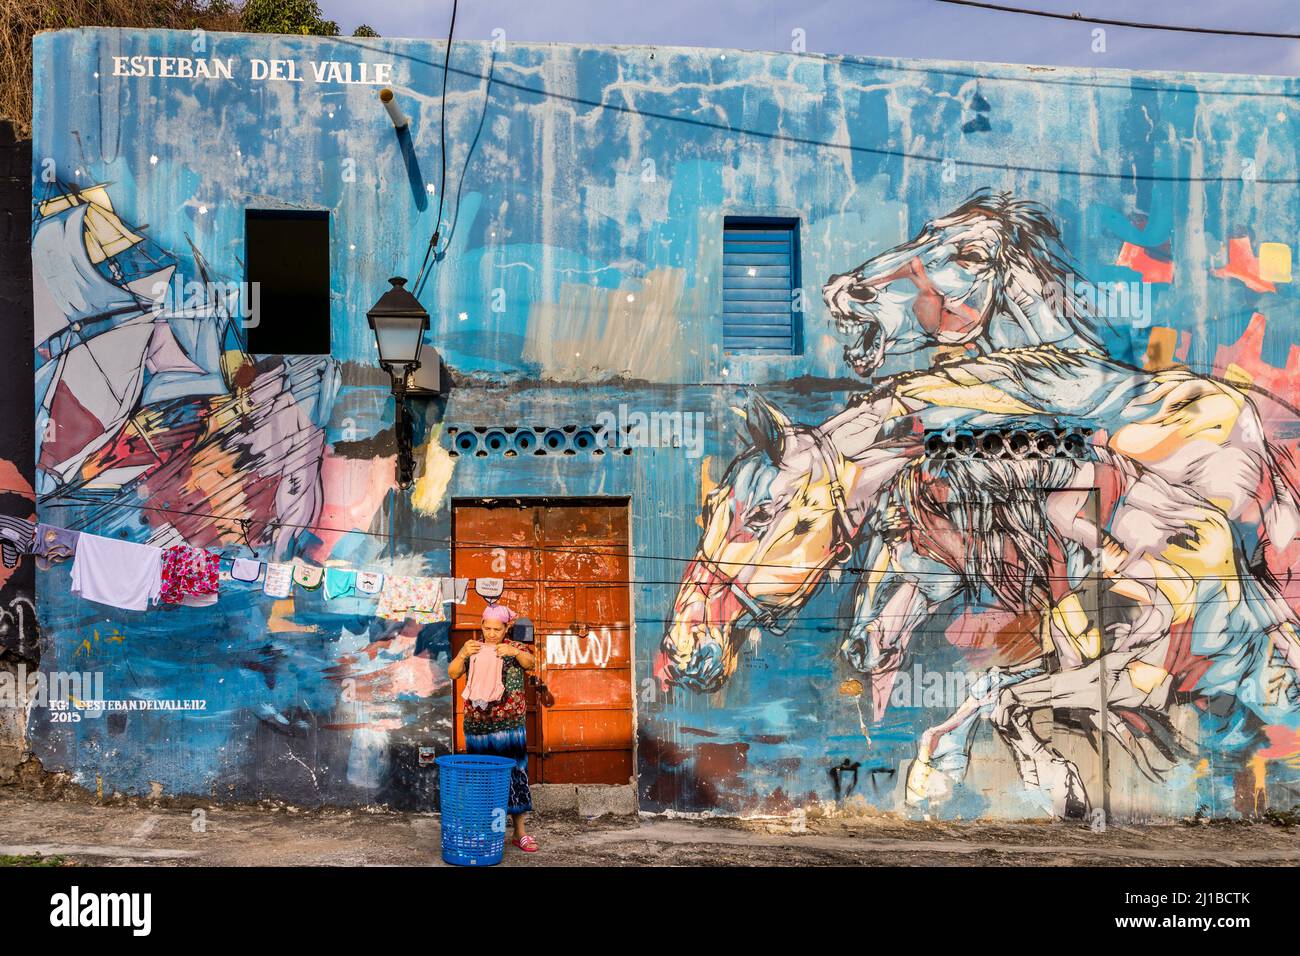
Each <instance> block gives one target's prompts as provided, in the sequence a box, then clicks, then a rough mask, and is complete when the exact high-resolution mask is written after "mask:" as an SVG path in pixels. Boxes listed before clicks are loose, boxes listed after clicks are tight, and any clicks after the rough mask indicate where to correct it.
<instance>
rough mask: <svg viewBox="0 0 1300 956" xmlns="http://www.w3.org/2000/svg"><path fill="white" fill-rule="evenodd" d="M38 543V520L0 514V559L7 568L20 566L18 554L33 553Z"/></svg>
mask: <svg viewBox="0 0 1300 956" xmlns="http://www.w3.org/2000/svg"><path fill="white" fill-rule="evenodd" d="M35 543H36V522H34V521H32V520H31V519H30V518H11V517H10V516H9V515H0V560H3V561H4V564H5V567H6V568H13V567H17V566H18V556H19V555H23V554H31V553H32V547H33V545H35Z"/></svg>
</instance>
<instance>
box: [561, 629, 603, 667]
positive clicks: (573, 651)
mask: <svg viewBox="0 0 1300 956" xmlns="http://www.w3.org/2000/svg"><path fill="white" fill-rule="evenodd" d="M613 654H614V637H613V635H612V634H610V632H609V628H608V627H602V628H601V629H600V630H599V631H587V632H586V633H585V634H578V633H577V632H576V631H556V632H555V633H553V634H549V635H547V637H546V663H547V665H548V666H549V665H552V664H555V665H559V666H565V665H569V666H572V665H575V664H593V665H595V666H596V667H604V666H605V665H606V664H608V663H609V659H610V658H611V657H612V656H613Z"/></svg>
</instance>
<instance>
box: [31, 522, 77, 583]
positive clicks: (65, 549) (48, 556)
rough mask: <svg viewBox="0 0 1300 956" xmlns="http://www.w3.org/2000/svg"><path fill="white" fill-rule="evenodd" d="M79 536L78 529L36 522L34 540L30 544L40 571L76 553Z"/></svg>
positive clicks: (46, 569)
mask: <svg viewBox="0 0 1300 956" xmlns="http://www.w3.org/2000/svg"><path fill="white" fill-rule="evenodd" d="M80 536H81V532H80V531H71V530H69V529H68V528H58V527H55V526H54V525H52V524H45V523H41V524H38V525H37V526H36V542H35V543H34V544H33V545H32V553H33V554H34V555H36V566H37V567H38V568H40V569H41V570H42V571H48V570H49V569H50V568H52V567H54V565H55V564H58V563H59V562H60V561H67V560H68V559H69V558H71V557H72V556H73V555H75V554H76V553H77V538H79V537H80Z"/></svg>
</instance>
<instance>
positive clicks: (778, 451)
mask: <svg viewBox="0 0 1300 956" xmlns="http://www.w3.org/2000/svg"><path fill="white" fill-rule="evenodd" d="M823 295H824V298H825V301H826V304H827V306H828V308H829V309H830V313H831V316H832V318H833V319H834V320H835V322H836V326H837V328H838V329H839V331H840V332H841V333H842V334H845V335H846V336H848V343H847V345H846V347H845V352H844V354H845V359H846V361H847V362H848V363H849V365H850V366H851V367H852V369H853V371H854V372H856V373H857V374H858V375H861V376H863V377H871V376H872V375H874V374H875V373H876V372H877V371H878V370H879V369H880V367H881V366H882V365H883V363H884V362H885V360H886V359H887V358H888V357H890V356H893V355H898V354H903V353H907V352H914V351H918V350H920V349H923V348H929V347H944V346H947V347H949V348H948V349H947V351H946V352H945V351H940V352H939V353H938V355H937V357H936V362H935V365H934V367H933V368H931V369H929V370H924V371H919V372H910V373H904V374H900V375H895V376H892V377H890V378H887V379H884V380H883V381H880V382H879V383H878V384H877V387H876V388H875V389H874V391H872V392H871V393H869V394H868V395H867V396H859V397H858V398H857V399H855V400H854V401H853V402H852V403H851V405H850V407H849V408H848V409H846V411H845V412H843V413H841V414H840V415H837V416H835V417H833V418H832V419H831V420H829V421H828V422H826V423H824V424H823V425H821V426H803V425H795V424H794V423H792V422H790V421H789V420H788V419H787V418H785V417H784V416H783V415H782V414H781V413H780V412H779V411H777V410H775V409H773V408H772V407H771V406H769V405H767V404H766V403H763V402H761V401H759V402H751V404H750V408H749V410H748V413H747V422H748V427H749V433H750V439H751V447H750V449H749V450H748V451H747V452H746V453H744V454H743V455H741V456H740V457H739V458H738V459H737V460H736V461H735V462H734V463H733V465H732V466H731V468H730V469H729V470H728V472H727V475H726V476H725V477H724V479H723V481H722V483H721V484H720V485H719V486H718V487H717V488H716V489H714V491H713V493H712V495H711V496H710V498H709V501H708V502H707V504H706V508H705V517H704V521H705V533H704V536H703V538H702V539H701V543H700V548H699V549H698V551H697V554H696V557H695V559H694V560H693V561H692V563H691V564H690V566H689V567H688V570H687V573H686V575H685V577H684V579H683V582H682V586H681V588H680V589H679V592H678V596H677V600H676V604H675V611H674V620H673V622H672V626H671V627H670V629H669V632H668V634H667V635H666V637H665V641H664V648H663V653H662V654H661V656H660V659H659V666H658V668H657V672H658V673H659V674H660V676H661V679H663V680H664V681H665V682H667V683H677V684H680V685H682V686H686V687H690V688H693V689H695V690H712V689H716V688H717V687H719V686H721V684H722V683H723V682H725V681H726V679H727V677H729V676H730V674H731V673H732V672H733V671H734V669H735V667H736V665H737V653H736V651H737V646H738V642H737V641H736V638H735V634H736V622H737V621H738V620H739V619H742V618H748V619H749V620H752V621H753V622H755V623H756V624H758V625H759V626H762V627H774V626H778V625H779V624H780V622H781V621H782V620H783V619H784V618H785V617H788V616H790V615H793V614H794V613H797V611H798V608H799V607H801V606H802V605H803V604H804V603H806V601H807V600H808V598H809V597H810V596H811V594H812V593H813V592H814V591H815V590H816V589H817V587H818V586H819V585H820V583H821V581H822V580H823V579H824V578H825V576H826V574H827V572H828V571H829V570H831V569H832V568H835V567H838V566H840V565H842V564H844V563H845V562H846V560H847V558H848V555H849V554H850V553H851V552H852V551H853V550H854V549H859V551H860V553H861V554H862V556H863V558H862V563H863V565H864V568H863V570H865V571H866V574H865V575H864V576H863V578H862V580H861V583H860V584H859V587H858V592H857V594H856V595H855V601H854V620H853V625H852V627H851V628H850V629H849V633H848V636H847V638H846V639H845V640H844V641H843V643H842V644H841V652H842V654H843V655H844V657H845V658H846V660H848V662H849V663H850V664H852V665H853V666H854V667H856V668H857V669H858V670H860V671H863V672H868V673H870V674H871V675H872V679H871V685H872V695H871V696H872V703H873V711H874V713H875V715H876V717H877V719H878V718H879V717H880V715H881V714H883V712H884V710H885V707H886V706H887V704H888V700H889V691H890V687H891V685H892V683H893V676H894V675H895V674H896V673H897V672H898V670H899V669H900V667H901V666H902V662H903V659H904V656H905V653H906V650H907V647H908V643H909V640H910V637H911V634H912V632H913V631H914V630H915V628H916V627H917V626H918V625H919V624H920V623H921V622H923V621H927V620H929V619H931V618H932V617H933V616H934V615H936V614H937V613H939V610H940V608H941V606H944V605H945V603H946V602H948V601H950V600H951V599H953V598H959V599H960V600H961V601H964V602H966V603H968V604H969V603H983V604H985V605H988V604H990V603H992V604H995V605H999V604H1000V605H1001V606H1003V607H1018V608H1024V607H1030V608H1032V609H1034V610H1035V611H1036V612H1037V613H1038V614H1039V615H1040V616H1041V621H1042V623H1041V626H1040V629H1041V635H1042V636H1041V641H1040V646H1039V648H1038V650H1036V651H1035V652H1034V653H1033V654H1030V655H1029V656H1028V657H1026V658H1024V659H1022V660H1014V661H1009V662H1007V663H1006V666H999V667H997V668H994V669H993V670H990V671H989V672H988V673H987V674H986V675H985V677H984V678H983V679H982V680H981V681H980V682H978V684H977V686H976V688H975V689H974V690H973V692H972V694H971V697H970V699H968V700H967V701H966V703H965V704H963V705H961V707H959V708H958V709H957V711H956V712H955V713H954V714H952V715H951V716H950V717H949V718H948V719H947V720H945V721H943V722H941V723H940V724H939V725H937V726H935V727H932V728H930V729H929V730H927V731H926V732H925V733H924V734H922V736H921V740H920V741H919V746H918V753H917V756H916V758H915V760H914V761H913V763H912V766H911V768H910V771H909V776H908V789H907V796H908V800H909V802H913V803H920V802H925V801H935V800H941V799H942V798H943V797H944V796H945V795H946V794H947V793H949V792H951V789H952V787H953V785H954V784H955V783H956V782H958V781H959V780H960V779H961V777H962V776H963V775H964V772H965V767H966V761H967V760H968V759H969V752H970V745H971V742H972V740H973V732H974V728H975V726H976V724H977V721H978V719H979V718H980V717H985V718H988V719H989V720H990V721H991V722H992V723H993V725H994V727H995V729H996V731H997V733H998V735H999V737H1000V738H1001V739H1002V740H1003V741H1004V742H1005V743H1006V744H1007V745H1008V746H1009V747H1010V748H1011V750H1012V753H1013V754H1014V755H1015V758H1016V761H1017V766H1018V769H1019V771H1020V775H1021V779H1022V780H1023V781H1024V782H1025V783H1026V785H1027V787H1029V788H1030V790H1032V791H1036V792H1039V793H1041V794H1043V795H1045V797H1046V799H1047V800H1048V801H1049V802H1050V806H1051V808H1052V810H1053V811H1054V812H1056V813H1057V814H1058V815H1059V814H1073V813H1079V812H1082V811H1083V810H1085V809H1086V808H1087V805H1088V795H1087V794H1086V792H1085V791H1084V787H1083V783H1082V780H1081V778H1080V775H1079V773H1078V769H1077V768H1076V767H1075V766H1074V765H1073V764H1072V763H1071V762H1070V761H1068V760H1066V759H1065V758H1064V757H1062V756H1061V754H1060V753H1059V752H1057V751H1056V750H1054V749H1053V748H1052V747H1051V746H1050V744H1049V742H1047V741H1045V740H1043V739H1041V738H1040V737H1038V736H1037V735H1036V734H1035V733H1034V730H1033V727H1032V726H1031V724H1030V721H1029V716H1030V714H1031V713H1032V712H1033V711H1034V710H1035V709H1039V708H1043V707H1050V708H1052V709H1053V712H1054V713H1058V712H1059V713H1074V714H1075V715H1076V716H1078V717H1079V719H1080V722H1081V723H1082V725H1083V726H1084V728H1085V731H1086V732H1087V733H1089V735H1090V736H1091V737H1092V738H1093V739H1094V740H1096V739H1097V735H1098V734H1105V735H1107V736H1108V737H1109V738H1112V739H1114V740H1116V741H1118V742H1119V744H1120V745H1121V746H1122V747H1123V748H1124V750H1125V751H1127V752H1128V753H1129V754H1130V755H1131V756H1133V758H1134V760H1135V762H1136V763H1137V764H1138V765H1139V767H1141V768H1143V769H1144V772H1147V773H1148V775H1149V776H1156V775H1158V771H1157V770H1156V769H1155V766H1154V764H1153V763H1152V761H1151V760H1150V759H1148V757H1147V755H1146V753H1145V752H1144V751H1143V749H1142V747H1141V746H1140V742H1139V738H1141V739H1142V740H1143V741H1154V742H1155V743H1156V748H1157V749H1158V750H1160V751H1161V752H1162V753H1163V754H1164V755H1165V756H1166V757H1171V756H1173V755H1174V754H1175V753H1177V752H1179V751H1180V749H1181V748H1180V746H1179V745H1178V743H1177V741H1176V740H1175V738H1176V735H1175V734H1173V732H1172V729H1171V728H1170V725H1169V722H1168V721H1167V720H1166V719H1164V715H1165V714H1166V713H1167V710H1168V708H1169V706H1170V705H1171V703H1172V702H1173V701H1174V700H1175V699H1186V697H1187V696H1188V695H1192V696H1197V695H1199V697H1198V699H1201V700H1206V699H1210V698H1215V699H1218V700H1222V699H1227V700H1228V701H1229V703H1228V704H1227V705H1226V706H1227V709H1228V711H1230V712H1232V713H1234V714H1239V713H1241V712H1242V711H1250V712H1251V713H1253V714H1254V715H1255V716H1256V717H1258V718H1259V719H1261V720H1265V719H1274V720H1282V721H1289V722H1294V720H1295V716H1296V707H1295V705H1296V702H1297V701H1296V697H1297V695H1296V687H1297V681H1296V674H1297V673H1300V640H1297V631H1296V615H1295V612H1294V610H1293V609H1292V608H1291V607H1289V606H1288V605H1287V603H1286V602H1285V601H1284V600H1283V599H1282V597H1281V594H1280V591H1279V588H1278V587H1277V585H1276V582H1274V581H1273V580H1272V577H1271V574H1270V571H1269V561H1268V559H1269V558H1270V556H1271V557H1276V556H1277V555H1278V554H1280V553H1281V551H1282V550H1283V549H1285V548H1286V546H1287V545H1288V544H1290V543H1291V542H1292V541H1293V540H1294V539H1295V538H1296V536H1297V532H1300V507H1297V503H1296V498H1297V494H1296V491H1295V487H1294V484H1293V479H1292V477H1291V471H1292V470H1293V463H1292V461H1291V457H1290V454H1289V452H1288V451H1287V450H1286V449H1284V448H1282V447H1280V446H1279V445H1277V444H1275V443H1273V442H1272V441H1270V440H1269V438H1268V437H1267V435H1266V429H1265V422H1266V421H1267V422H1274V421H1276V420H1277V419H1278V418H1279V417H1287V418H1290V419H1291V420H1294V415H1295V411H1294V410H1293V409H1289V408H1286V407H1285V406H1284V405H1283V403H1280V402H1278V401H1275V400H1273V399H1272V398H1271V397H1270V396H1268V395H1265V394H1261V393H1259V392H1258V391H1253V392H1250V393H1249V394H1248V393H1247V391H1246V390H1245V389H1244V388H1242V387H1239V383H1236V382H1227V381H1221V380H1216V379H1214V378H1211V377H1209V376H1204V375H1197V374H1194V373H1193V372H1191V371H1189V370H1187V369H1184V368H1170V369H1163V370H1158V371H1148V370H1145V369H1141V368H1136V367H1134V366H1131V365H1127V364H1124V363H1121V362H1117V361H1114V360H1112V359H1110V358H1108V357H1107V356H1105V355H1104V354H1103V347H1102V331H1101V328H1100V325H1099V323H1098V321H1097V319H1096V318H1095V317H1094V316H1093V315H1092V314H1091V311H1090V309H1089V307H1088V303H1087V301H1086V298H1085V297H1082V296H1080V295H1079V294H1078V292H1077V288H1076V283H1075V280H1074V272H1073V269H1072V267H1071V266H1070V264H1069V259H1068V255H1067V254H1066V251H1065V250H1064V248H1063V246H1062V244H1061V240H1060V231H1059V229H1058V228H1057V226H1056V224H1055V223H1054V222H1053V221H1052V218H1051V216H1050V214H1049V213H1048V211H1047V210H1046V209H1045V208H1044V207H1042V206H1041V205H1039V204H1037V203H1035V202H1032V201H1028V200H1021V199H1016V198H1014V197H1012V196H1010V195H1009V194H995V193H992V192H990V191H988V190H982V191H980V192H977V193H976V194H975V195H973V196H972V197H971V198H970V199H968V200H967V201H966V202H965V203H963V204H962V205H960V206H959V207H958V208H957V209H955V210H953V211H952V212H951V213H950V214H948V215H946V216H943V217H940V218H938V219H935V220H933V221H931V222H930V223H928V224H927V225H926V226H925V227H924V228H923V229H922V230H921V231H920V233H918V235H917V236H916V237H914V238H913V239H911V240H910V241H908V242H906V243H903V244H901V245H900V246H897V247H895V248H894V249H891V250H888V251H886V252H884V253H882V254H880V255H878V256H876V257H874V258H873V259H871V260H869V261H867V262H865V263H863V264H862V265H861V266H859V267H858V268H857V269H855V270H853V271H851V272H849V273H844V274H840V275H835V276H832V277H831V278H830V279H829V280H828V281H827V283H826V285H825V287H824V289H823ZM953 347H957V348H958V349H960V350H959V351H957V350H956V349H954V348H953ZM972 353H974V354H972ZM954 356H955V357H954ZM1026 422H1036V423H1038V424H1040V425H1043V424H1045V425H1049V426H1052V427H1060V426H1063V425H1065V426H1070V425H1073V426H1083V427H1086V428H1088V429H1091V430H1092V432H1093V436H1094V437H1093V439H1092V441H1093V448H1092V450H1091V455H1090V456H1089V460H1086V461H1051V462H1046V461H1038V462H1033V461H1030V462H1023V461H1021V462H1010V463H1008V462H997V461H992V462H990V461H984V462H977V463H966V464H956V463H946V464H945V466H944V467H943V468H940V469H939V470H937V471H936V470H935V468H934V463H928V462H922V461H920V458H921V442H920V436H923V435H924V434H926V433H927V432H934V431H937V430H948V431H949V432H950V433H951V431H952V430H953V429H955V428H965V427H969V428H980V427H989V426H995V425H999V424H1002V423H1019V424H1025V423H1026ZM1094 489H1096V490H1095V491H1094ZM1089 494H1101V496H1102V497H1104V498H1105V499H1106V501H1105V506H1104V507H1103V508H1102V509H1101V511H1102V513H1103V514H1099V515H1097V516H1096V517H1089V516H1087V515H1086V514H1085V513H1084V509H1083V505H1084V502H1085V500H1086V498H1087V496H1088V495H1089ZM1247 555H1251V558H1250V560H1247V558H1246V556H1247ZM1095 570H1099V571H1100V573H1101V576H1102V578H1103V579H1104V581H1105V588H1106V591H1105V596H1104V598H1102V599H1101V600H1102V602H1103V603H1104V604H1107V605H1108V606H1110V607H1111V608H1112V609H1119V610H1120V611H1121V612H1122V618H1123V619H1122V620H1115V621H1113V622H1111V624H1110V625H1109V627H1108V629H1107V632H1106V633H1105V634H1103V633H1102V629H1101V626H1100V624H1099V622H1098V621H1096V620H1095V619H1094V618H1095V614H1093V615H1090V614H1089V613H1088V611H1086V610H1085V608H1084V605H1083V602H1082V600H1081V594H1080V588H1081V587H1082V586H1083V585H1085V584H1086V583H1087V581H1088V579H1089V576H1090V575H1092V574H1093V573H1094V571H1095ZM1279 673H1280V674H1281V675H1282V681H1281V682H1282V683H1283V684H1287V685H1289V690H1288V691H1287V693H1286V695H1285V700H1283V698H1282V697H1280V696H1279V695H1278V694H1277V693H1272V694H1271V696H1269V695H1268V694H1266V693H1265V692H1264V691H1263V689H1262V688H1263V686H1264V685H1265V684H1267V685H1268V686H1269V687H1272V688H1274V689H1276V688H1277V686H1278V685H1279V681H1278V680H1277V679H1276V678H1277V675H1278V674H1279ZM1103 685H1104V686H1105V688H1106V693H1105V695H1104V696H1105V698H1107V699H1108V700H1109V702H1110V706H1109V707H1107V705H1104V704H1102V705H1101V706H1100V707H1099V702H1100V701H1101V700H1102V699H1103V695H1102V694H1101V693H1100V689H1101V687H1102V686H1103ZM1266 697H1267V698H1268V700H1270V701H1272V703H1267V702H1266ZM1243 705H1244V706H1243ZM1216 706H1217V707H1219V709H1220V711H1222V710H1223V706H1224V705H1222V704H1216ZM1279 706H1280V710H1279ZM1110 707H1113V710H1112V709H1110ZM1101 709H1105V710H1106V712H1105V713H1102V712H1101ZM1139 714H1141V715H1142V716H1138V715H1139ZM1248 736H1249V735H1242V734H1240V733H1238V734H1236V735H1235V739H1237V740H1239V741H1240V740H1242V739H1244V737H1248Z"/></svg>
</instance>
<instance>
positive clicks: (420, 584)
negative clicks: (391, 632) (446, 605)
mask: <svg viewBox="0 0 1300 956" xmlns="http://www.w3.org/2000/svg"><path fill="white" fill-rule="evenodd" d="M375 613H376V614H377V615H378V616H379V617H382V618H384V619H385V620H389V621H404V620H406V619H407V618H410V619H411V620H413V621H418V622H419V623H421V624H434V623H436V622H438V621H445V620H446V619H447V616H446V613H445V612H444V611H443V609H442V580H441V579H440V578H419V577H416V578H412V577H403V576H401V575H389V576H388V580H387V581H386V582H385V584H384V591H383V594H381V595H380V596H379V607H378V609H377V610H376V611H375Z"/></svg>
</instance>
